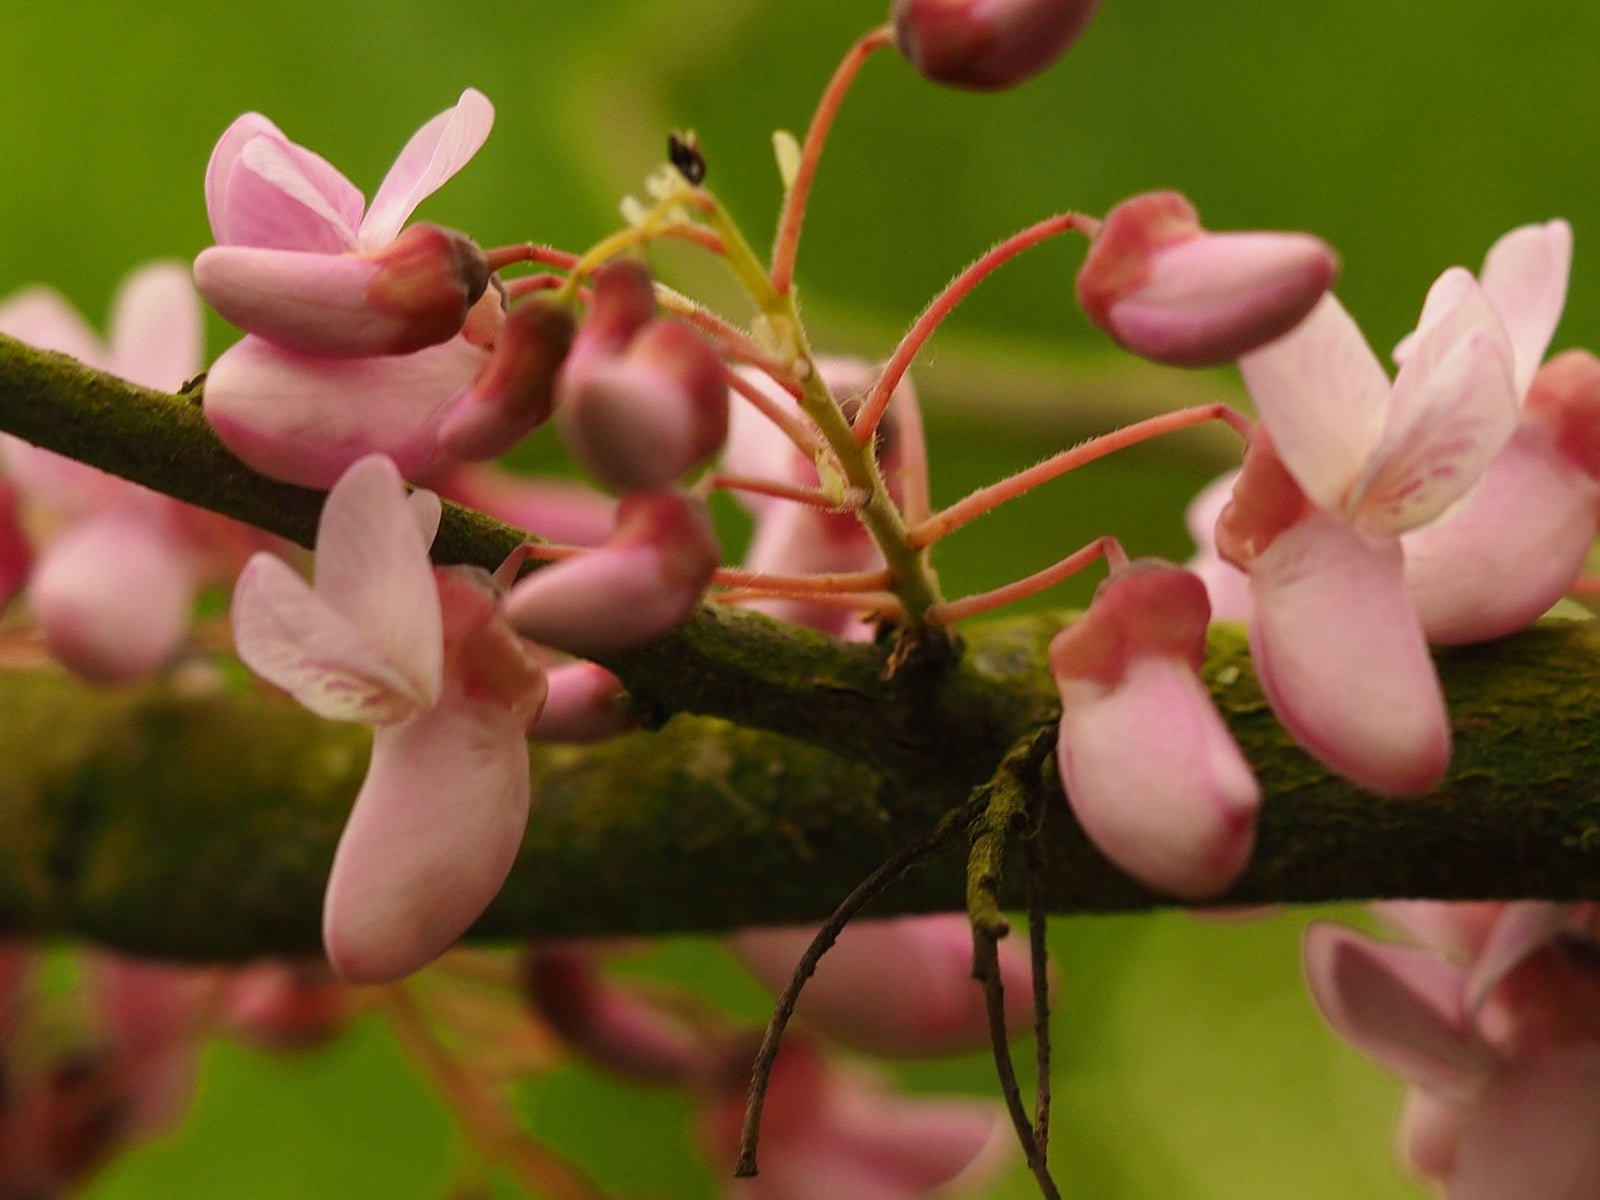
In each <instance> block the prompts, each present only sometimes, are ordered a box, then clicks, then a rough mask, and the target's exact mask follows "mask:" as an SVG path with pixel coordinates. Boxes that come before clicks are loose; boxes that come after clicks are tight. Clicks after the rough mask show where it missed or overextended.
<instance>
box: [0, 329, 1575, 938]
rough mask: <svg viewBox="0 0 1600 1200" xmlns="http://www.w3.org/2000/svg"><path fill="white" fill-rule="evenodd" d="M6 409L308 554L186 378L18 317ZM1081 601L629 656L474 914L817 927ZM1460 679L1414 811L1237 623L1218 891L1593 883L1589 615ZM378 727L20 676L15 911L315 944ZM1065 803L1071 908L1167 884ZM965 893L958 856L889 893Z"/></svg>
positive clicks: (449, 546) (502, 531) (939, 797)
mask: <svg viewBox="0 0 1600 1200" xmlns="http://www.w3.org/2000/svg"><path fill="white" fill-rule="evenodd" d="M0 428H3V429H5V430H7V431H10V432H13V433H16V434H17V435H18V436H21V437H24V438H26V439H27V440H29V441H33V442H36V443H37V444H39V445H42V446H45V447H47V448H49V449H52V450H57V451H60V452H62V453H67V454H71V455H73V456H74V457H78V458H82V459H84V460H85V461H88V462H92V463H94V464H95V465H97V466H100V467H102V468H104V469H107V470H111V471H114V472H117V473H119V474H122V475H125V476H127V477H129V478H132V479H135V480H137V481H138V482H141V483H144V484H146V485H147V486H151V487H155V488H158V489H160V490H163V491H167V492H170V493H171V494H173V495H176V496H178V497H180V498H181V499H184V500H187V501H190V502H192V503H197V504H201V505H204V506H206V507H209V508H213V509H216V510H217V511H220V512H225V513H227V514H229V515H231V516H236V517H239V518H240V519H243V520H247V521H250V522H252V523H254V524H258V525H260V526H262V527H263V528H267V529H270V530H272V531H273V532H276V533H279V534H282V535H283V536H286V537H289V538H292V539H294V540H297V541H300V542H302V543H307V542H309V540H310V538H311V535H312V532H313V530H314V527H315V520H316V514H317V511H318V509H319V507H320V503H321V497H320V496H319V495H318V494H316V493H314V492H309V491H306V490H304V489H299V488H290V487H285V486H284V485H281V484H276V483H272V482H270V481H267V480H264V479H261V478H260V477H259V476H256V475H254V474H253V473H251V472H250V471H248V470H247V469H245V468H244V467H242V466H241V465H240V464H238V463H237V462H236V461H235V460H233V459H232V457H231V456H229V455H228V454H227V452H226V451H225V450H224V449H223V448H222V447H221V446H220V445H219V444H218V443H217V442H216V440H215V438H214V436H213V435H212V434H211V432H210V429H209V427H207V426H206V424H205V422H204V421H203V420H202V419H201V417H200V413H199V409H198V406H197V405H196V403H195V402H194V400H193V399H192V398H191V397H189V396H186V395H179V396H168V395H163V394H161V393H156V392H149V391H146V390H143V389H140V388H135V387H131V386H130V385H128V384H125V383H122V382H121V381H118V380H115V379H113V378H111V377H109V376H105V375H101V374H98V373H95V372H92V371H88V370H86V369H84V368H82V367H81V366H79V365H77V364H76V363H74V362H72V361H71V360H69V359H65V358H62V357H60V356H58V355H51V354H44V353H41V352H38V351H34V350H31V349H29V348H27V347H24V346H21V345H20V344H18V343H16V342H13V341H9V340H7V339H3V338H0ZM520 537H521V535H520V534H519V533H518V532H517V531H515V530H512V529H509V528H508V527H506V526H503V525H500V524H498V523H496V522H493V521H490V520H488V519H487V518H484V517H481V516H479V515H477V514H474V513H470V512H467V511H465V510H461V509H457V508H454V507H452V508H450V509H449V511H448V512H447V515H446V518H445V522H444V526H443V528H442V530H441V534H440V539H439V541H438V543H437V544H436V546H435V553H436V556H437V557H439V558H440V559H441V561H454V562H474V563H478V564H480V565H484V566H488V567H492V566H494V565H496V564H497V563H498V562H499V560H500V559H501V558H502V557H503V556H504V554H505V553H506V552H507V551H509V550H510V549H511V547H513V546H514V545H515V544H516V543H517V541H518V540H519V539H520ZM1065 619H1066V615H1065V614H1054V615H1045V616H1039V617H1034V618H1026V619H1021V620H1011V621H999V622H987V623H982V624H978V625H975V626H973V627H972V628H970V629H968V630H966V631H965V644H964V646H963V647H962V652H961V653H960V654H959V655H958V656H955V657H953V658H949V659H939V658H937V657H935V658H930V659H928V660H925V661H912V662H909V663H907V664H905V665H904V666H902V667H901V669H899V670H897V671H893V672H891V671H889V670H888V669H887V657H888V654H887V651H886V650H885V649H883V648H880V647H874V646H839V645H836V644H834V643H831V642H829V641H827V640H826V639H823V638H820V637H816V636H814V635H811V634H808V633H806V632H804V631H800V630H794V629H790V628H787V627H784V626H780V625H777V624H775V623H773V622H771V621H768V620H765V619H764V618H761V617H759V616H756V615H753V614H747V613H738V612H729V611H726V610H720V609H715V608H712V607H709V606H708V607H706V608H704V609H702V610H701V611H700V613H698V614H697V615H696V616H695V617H694V618H693V619H692V620H690V621H689V622H688V623H687V624H686V625H685V626H683V627H682V628H681V629H679V630H678V631H676V632H675V633H673V634H672V635H670V636H669V637H667V638H664V639H662V640H661V641H660V642H658V643H655V644H654V645H652V646H649V647H646V648H644V649H642V650H638V651H634V652H631V653H628V654H625V655H618V656H614V657H613V658H612V659H611V660H609V661H608V663H607V665H609V666H611V667H612V668H613V669H615V670H616V671H617V672H618V673H619V674H620V675H621V676H622V677H623V679H624V680H625V681H626V682H627V684H628V686H629V688H630V691H631V692H632V694H633V695H634V697H635V699H636V700H637V701H638V702H639V703H640V705H641V706H642V709H643V711H644V712H645V713H646V714H647V715H648V716H649V718H650V719H651V722H652V724H655V725H659V726H660V728H658V729H657V730H655V731H654V732H646V733H639V734H636V735H631V736H629V737H626V738H622V739H618V740H616V741H613V742H609V743H605V744H602V745H598V746H594V747H576V748H561V749H555V750H535V751H534V754H533V758H534V771H535V780H536V783H535V789H536V796H537V810H536V814H535V818H534V820H533V822H532V824H531V826H530V829H529V832H528V836H527V839H526V842H525V845H524V849H523V854H522V857H521V859H520V860H519V862H518V865H517V867H516V870H515V871H514V873H513V877H512V880H511V882H510V884H509V885H508V886H507V888H506V889H505V891H504V893H503V894H502V896H501V897H500V899H499V900H498V901H497V902H496V904H495V905H494V906H493V907H492V908H491V909H490V911H489V912H488V914H486V916H485V917H484V919H483V921H482V922H481V923H480V925H479V926H478V929H477V934H478V935H479V936H482V937H490V938H494V937H506V938H509V937H525V936H532V935H552V936H554V935H589V934H601V933H630V932H636V933H659V932H667V931H675V930H707V931H709V930H724V929H728V928H732V927H734V926H737V925H742V924H758V923H780V922H800V921H815V920H818V919H820V918H821V917H823V916H824V915H825V914H826V913H827V912H829V911H830V910H831V909H832V908H833V907H834V905H835V904H836V903H837V902H838V900H839V898H840V897H841V896H843V895H844V894H846V893H847V892H848V891H849V890H850V888H851V887H852V886H854V884H855V883H856V882H857V881H858V880H860V879H861V878H862V877H864V876H865V875H866V874H867V873H868V872H869V871H870V870H871V869H872V868H873V867H875V866H876V865H877V864H879V863H881V862H883V861H884V860H886V859H888V858H889V857H890V856H891V855H892V854H893V853H894V851H895V850H897V849H898V848H899V847H901V846H903V845H905V844H906V843H908V842H910V841H912V840H914V839H915V838H916V837H918V836H919V835H921V834H924V833H926V832H927V831H928V830H929V829H930V828H932V827H933V826H934V825H935V824H936V823H937V822H938V821H939V819H940V817H941V816H942V815H943V814H944V813H945V812H947V811H948V810H950V809H951V808H953V807H956V806H958V805H960V804H961V803H962V802H963V801H964V800H965V799H966V798H967V796H968V795H969V793H970V792H971V790H972V788H974V787H975V786H978V785H980V784H982V783H983V782H984V781H985V780H987V779H988V778H989V777H990V776H991V775H992V773H993V772H994V770H995V768H996V766H997V764H998V763H999V762H1000V760H1001V758H1002V756H1003V755H1004V753H1005V751H1006V749H1007V748H1008V747H1010V746H1011V745H1013V744H1014V743H1016V742H1017V741H1018V739H1020V738H1022V737H1024V736H1026V735H1027V734H1028V733H1029V732H1030V731H1033V730H1036V729H1038V728H1039V727H1041V726H1043V725H1046V724H1048V722H1049V721H1050V720H1051V718H1052V715H1053V693H1052V689H1051V687H1050V683H1049V679H1048V676H1047V674H1046V672H1045V669H1044V661H1045V660H1044V647H1045V645H1046V643H1047V642H1048V639H1049V637H1050V635H1051V633H1053V632H1054V630H1055V629H1056V628H1059V626H1060V624H1061V623H1062V621H1063V620H1065ZM1440 668H1441V673H1442V675H1443V678H1444V680H1445V684H1446V690H1447V692H1448V694H1449V696H1450V698H1451V712H1452V716H1453V719H1454V722H1455V730H1456V739H1457V749H1456V757H1455V764H1454V766H1453V768H1452V772H1451V775H1450V777H1449V779H1448V780H1447V782H1446V783H1445V784H1444V785H1443V786H1442V787H1441V788H1440V789H1438V790H1437V791H1436V792H1435V793H1434V794H1432V795H1430V796H1428V797H1426V798H1424V799H1420V800H1410V801H1385V800H1378V799H1375V798H1372V797H1369V796H1365V795H1362V794H1360V793H1358V792H1356V791H1355V790H1353V789H1352V788H1350V787H1349V786H1348V785H1347V784H1344V783H1343V782H1341V781H1340V780H1338V779H1336V778H1334V777H1332V776H1330V775H1329V774H1328V773H1327V772H1325V771H1324V770H1322V769H1321V768H1320V767H1318V766H1317V765H1316V764H1314V763H1312V762H1311V761H1310V760H1309V759H1307V758H1306V757H1305V755H1304V754H1303V753H1302V752H1301V751H1300V750H1299V749H1298V748H1296V747H1295V746H1294V745H1293V743H1292V742H1291V741H1290V739H1289V738H1288V737H1287V735H1286V734H1284V733H1283V731H1282V730H1281V729H1280V728H1279V727H1278V725H1277V723H1276V722H1275V721H1274V720H1273V719H1272V717H1271V714H1270V713H1269V712H1268V710H1267V708H1266V706H1265V704H1264V702H1263V701H1262V699H1261V695H1260V692H1259V690H1258V689H1257V688H1256V685H1255V683H1254V678H1253V675H1252V674H1251V671H1250V664H1249V660H1248V655H1247V654H1246V653H1245V650H1244V647H1243V644H1242V638H1241V636H1240V634H1239V632H1238V631H1237V630H1229V629H1222V630H1219V631H1218V632H1217V634H1216V636H1215V639H1214V644H1213V648H1212V654H1211V656H1210V661H1209V664H1208V675H1209V678H1210V680H1211V683H1212V686H1213V691H1214V693H1215V695H1216V697H1217V699H1218V702H1219V704H1220V705H1221V707H1222V710H1223V711H1224V713H1225V714H1227V716H1228V718H1229V721H1230V724H1231V725H1232V727H1233V729H1234V731H1235V733H1236V734H1237V735H1238V737H1239V738H1240V741H1241V743H1242V744H1243V745H1244V747H1245V751H1246V753H1247V755H1248V756H1249V758H1250V760H1251V762H1252V763H1253V764H1254V765H1255V766H1256V769H1257V771H1258V773H1259V775H1260V778H1261V780H1262V783H1263V786H1264V788H1265V790H1266V792H1267V794H1268V796H1269V799H1268V802H1267V806H1266V810H1265V812H1264V814H1263V819H1262V823H1261V831H1260V839H1259V846H1258V849H1257V852H1256V855H1255V858H1254V861H1253V863H1252V866H1251V868H1250V870H1249V871H1248V872H1247V874H1246V875H1245V877H1244V878H1243V879H1242V880H1241V881H1240V883H1239V885H1238V886H1237V887H1236V888H1235V889H1234V891H1233V892H1231V893H1230V894H1229V895H1228V896H1227V897H1225V898H1224V900H1225V901H1226V902H1228V903H1235V904H1237V903H1256V902H1266V901H1280V902H1291V903H1292V902H1315V901H1324V900H1341V899H1356V898H1370V897H1377V896H1434V897H1440V898H1465V897H1482V898H1492V897H1509V896H1544V897H1549V898H1554V899H1560V898H1576V897H1586V898H1600V795H1597V794H1596V788H1595V786H1594V783H1593V781H1594V780H1595V779H1596V778H1597V777H1600V644H1597V642H1596V641H1595V640H1594V638H1593V636H1592V635H1591V633H1590V632H1589V629H1588V627H1587V626H1586V625H1571V624H1550V625H1546V626H1543V627H1541V628H1539V629H1536V630H1532V631H1530V632H1528V633H1526V634H1523V635H1521V636H1519V637H1517V638H1512V639H1508V640H1506V641H1504V642H1501V643H1496V644H1494V645H1491V646H1485V647H1479V648H1474V649H1470V650H1461V651H1455V652H1451V653H1449V654H1446V655H1443V656H1441V661H1440ZM719 718H726V719H728V720H736V721H737V722H738V725H737V726H735V725H732V724H729V723H728V721H727V720H723V719H719ZM367 744H368V735H367V734H366V733H365V732H364V731H362V730H359V729H350V728H346V727H341V726H336V725H332V724H328V723H324V722H321V721H318V720H317V719H315V718H313V717H311V716H309V715H307V714H305V713H303V712H301V711H300V710H298V709H296V708H294V707H293V706H292V705H290V704H288V703H286V702H284V701H282V700H280V699H278V698H276V697H273V696H268V695H262V694H256V693H254V692H248V691H241V692H234V691H228V690H224V689H223V688H222V687H221V686H220V685H219V686H218V688H217V690H215V691H212V692H209V693H206V694H196V693H195V692H194V691H193V690H192V689H191V690H190V691H187V692H182V691H178V690H174V689H173V688H170V687H157V688H152V689H148V690H144V691H138V692H127V693H115V694H113V693H103V692H95V691H91V690H89V689H86V688H84V687H82V686H81V685H78V684H76V683H74V682H72V681H70V680H68V679H66V678H64V677H62V676H60V675H57V674H53V673H45V672H31V673H30V672H13V673H10V674H8V675H6V676H4V677H0V762H3V763H4V764H5V768H4V770H3V771H0V929H3V930H9V931H15V932H24V933H50V932H59V933H71V934H75V935H80V936H85V937H90V938H94V939H98V940H101V941H104V942H107V943H109V944H112V945H116V946H120V947H123V948H125V949H129V950H136V951H145V952H154V953H162V954H169V955H175V956H186V957H196V958H242V957H248V956H252V955H256V954H261V953H267V952H288V951H297V950H312V949H314V948H315V947H316V944H317V928H318V920H317V914H318V909H319V905H320V897H321V890H322V885H323V882H324V880H325V878H326V872H327V866H328V863H329V861H330V859H331V856H332V849H333V844H334V841H335V839H336V837H337V834H338V830H339V828H340V826H341V825H342V823H343V818H344V814H345V812H346V810H347V808H348V806H349V804H350V801H351V799H352V798H353V797H354V795H355V792H356V788H357V786H358V784H359V781H360V778H361V775H362V772H363V771H364V769H365V764H366V757H367ZM1040 786H1042V787H1046V788H1053V786H1054V785H1053V784H1052V783H1050V782H1049V778H1048V776H1047V777H1046V779H1045V781H1044V782H1042V783H1041V785H1040ZM441 804H442V805H447V804H448V797H441ZM1046 807H1047V810H1048V811H1049V813H1050V814H1051V817H1050V819H1049V820H1048V821H1047V824H1046V830H1045V833H1044V836H1045V838H1046V842H1047V853H1048V861H1049V862H1050V863H1051V864H1052V867H1053V870H1054V876H1053V878H1052V879H1051V880H1050V881H1049V882H1048V885H1047V887H1046V896H1045V899H1046V902H1047V903H1048V905H1049V906H1050V907H1051V909H1053V910H1054V911H1057V912H1073V911H1079V912H1082V911H1115V910H1130V909H1139V908H1145V907H1149V906H1152V905H1157V904H1160V903H1162V902H1163V901H1162V899H1161V898H1160V897H1158V896H1154V895H1152V894H1151V893H1149V892H1148V891H1146V890H1145V889H1143V888H1140V887H1139V886H1138V885H1136V884H1134V883H1132V882H1130V881H1129V880H1127V879H1126V878H1124V877H1123V876H1121V875H1120V874H1119V873H1118V872H1116V871H1115V870H1114V869H1113V868H1111V867H1110V866H1108V865H1107V864H1106V863H1105V862H1104V861H1103V860H1102V859H1101V858H1100V857H1099V855H1098V854H1097V853H1096V852H1095V851H1094V850H1093V849H1092V847H1090V846H1089V845H1088V843H1087V841H1086V840H1085V839H1084V837H1083V836H1082V834H1081V832H1080V831H1079V830H1078V829H1077V828H1076V827H1075V826H1074V824H1073V823H1072V821H1071V819H1070V816H1069V815H1068V811H1067V808H1066V806H1065V804H1063V803H1061V802H1060V800H1059V797H1056V798H1055V800H1054V802H1053V803H1050V804H1048V805H1047V806H1046ZM441 811H442V815H441V819H447V817H446V815H445V813H446V812H447V810H444V809H442V810H441ZM1022 874H1023V873H1022V871H1021V870H1020V869H1018V870H1010V871H1008V872H1007V875H1008V877H1009V878H1014V879H1017V880H1019V881H1020V879H1021V878H1022ZM1019 895H1020V894H1011V893H1007V895H1006V899H1007V901H1008V903H1015V902H1017V900H1018V899H1019ZM962 900H963V870H962V864H961V862H960V858H959V855H956V854H951V855H949V856H947V857H944V858H935V859H933V860H931V861H930V862H929V863H927V864H926V865H925V866H923V867H921V868H919V869H918V870H916V871H913V872H911V873H910V874H908V875H907V876H906V877H905V878H904V879H903V880H902V881H901V882H900V883H898V884H896V885H895V887H894V888H893V889H891V890H890V892H889V893H887V894H886V896H885V897H884V899H883V900H882V901H881V902H880V903H879V905H878V906H877V908H876V910H875V911H880V912H912V911H933V910H956V909H959V908H961V907H962Z"/></svg>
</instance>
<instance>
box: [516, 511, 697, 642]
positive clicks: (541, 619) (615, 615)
mask: <svg viewBox="0 0 1600 1200" xmlns="http://www.w3.org/2000/svg"><path fill="white" fill-rule="evenodd" d="M720 561H721V549H720V548H719V547H718V545H717V541H716V538H715V536H714V535H713V533H712V531H711V521H710V517H709V515H708V514H707V513H706V510H705V505H704V504H702V503H701V502H699V501H697V500H692V499H690V498H689V497H687V496H682V495H680V494H678V493H676V492H633V493H630V494H629V495H627V496H624V497H623V499H622V503H621V504H620V505H619V506H618V508H617V525H616V529H615V530H613V531H612V534H611V536H610V537H609V538H607V539H606V541H605V543H604V544H603V545H601V546H598V547H596V548H595V549H593V550H589V551H586V552H585V553H583V554H581V555H577V556H575V557H572V558H568V559H565V560H563V561H561V562H557V563H554V564H552V565H550V566H546V567H541V568H539V569H538V570H536V571H534V572H532V573H531V574H529V575H527V576H524V577H523V578H522V579H521V580H519V581H518V582H517V583H516V584H515V585H514V586H513V587H512V589H511V590H510V592H508V593H507V595H506V597H505V603H504V610H505V615H506V619H507V620H508V621H509V622H510V623H511V626H512V628H514V629H516V630H517V632H518V633H520V634H521V635H522V636H523V637H525V638H528V639H529V640H530V641H534V642H538V643H540V644H541V645H545V646H552V647H554V648H555V649H557V650H563V651H565V652H566V653H568V654H575V655H578V656H579V657H582V658H590V657H594V656H595V655H600V654H605V653H608V652H612V651H617V650H624V649H631V648H632V647H634V646H642V645H644V644H645V643H646V642H651V641H654V640H655V639H656V638H658V637H660V636H661V635H662V634H664V633H666V632H667V631H668V630H669V629H671V628H673V627H674V626H675V625H678V624H679V623H681V622H682V621H683V620H684V619H685V618H686V617H687V616H688V615H689V614H690V613H691V612H693V611H694V608H695V605H697V604H698V603H699V602H700V597H701V595H702V594H704V592H705V589H706V587H707V585H708V584H709V583H710V582H711V575H712V572H714V571H715V570H716V569H717V566H718V565H719V563H720Z"/></svg>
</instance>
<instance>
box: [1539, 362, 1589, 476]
mask: <svg viewBox="0 0 1600 1200" xmlns="http://www.w3.org/2000/svg"><path fill="white" fill-rule="evenodd" d="M1523 405H1524V408H1525V409H1526V411H1527V414H1528V417H1529V419H1530V420H1533V421H1537V422H1538V423H1540V424H1542V425H1544V426H1545V428H1547V429H1548V430H1550V434H1551V436H1552V437H1553V438H1554V439H1555V443H1556V448H1557V449H1558V450H1559V451H1560V452H1561V456H1562V457H1563V458H1565V459H1567V460H1568V461H1569V462H1571V463H1573V464H1574V465H1575V466H1577V467H1579V468H1580V469H1581V470H1583V471H1584V473H1585V474H1587V475H1589V476H1591V477H1592V478H1594V479H1600V358H1596V357H1595V356H1594V355H1593V354H1591V353H1589V351H1587V350H1567V351H1565V352H1563V353H1561V354H1558V355H1556V356H1555V357H1554V358H1552V359H1551V360H1550V361H1549V362H1547V363H1545V364H1544V366H1542V367H1540V368H1539V371H1538V373H1537V374H1536V375H1534V377H1533V384H1532V386H1530V387H1529V388H1528V397H1527V399H1526V400H1525V401H1524V402H1523Z"/></svg>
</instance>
